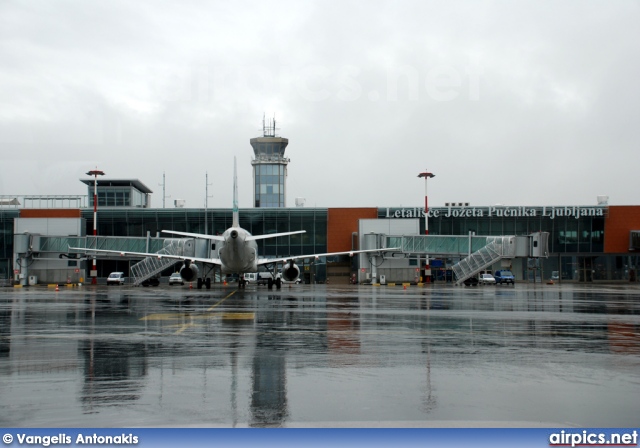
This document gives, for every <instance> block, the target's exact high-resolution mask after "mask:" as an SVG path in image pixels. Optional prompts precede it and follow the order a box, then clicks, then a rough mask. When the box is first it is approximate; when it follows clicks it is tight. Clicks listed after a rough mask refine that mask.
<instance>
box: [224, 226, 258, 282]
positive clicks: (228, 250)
mask: <svg viewBox="0 0 640 448" xmlns="http://www.w3.org/2000/svg"><path fill="white" fill-rule="evenodd" d="M222 236H223V238H224V245H223V247H221V248H220V251H219V255H220V261H221V262H222V265H221V268H222V273H223V274H244V273H245V272H257V271H258V264H257V262H258V244H257V243H256V242H255V241H254V240H247V236H250V234H249V232H247V231H246V230H244V229H243V228H242V227H230V228H228V229H227V230H225V232H224V233H223V234H222Z"/></svg>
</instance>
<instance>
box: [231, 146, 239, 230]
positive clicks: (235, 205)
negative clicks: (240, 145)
mask: <svg viewBox="0 0 640 448" xmlns="http://www.w3.org/2000/svg"><path fill="white" fill-rule="evenodd" d="M231 227H240V213H239V211H238V167H237V162H236V157H235V156H234V157H233V223H232V224H231Z"/></svg>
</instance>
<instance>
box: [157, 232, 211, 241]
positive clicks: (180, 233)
mask: <svg viewBox="0 0 640 448" xmlns="http://www.w3.org/2000/svg"><path fill="white" fill-rule="evenodd" d="M161 232H162V233H171V234H172V235H182V236H189V237H191V238H202V239H205V240H214V241H224V237H223V236H222V235H205V234H204V233H189V232H178V231H177V230H161Z"/></svg>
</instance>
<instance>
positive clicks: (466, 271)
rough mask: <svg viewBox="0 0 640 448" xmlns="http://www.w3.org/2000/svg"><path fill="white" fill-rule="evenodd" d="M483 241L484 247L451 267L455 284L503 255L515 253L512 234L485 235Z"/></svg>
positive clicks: (510, 255)
mask: <svg viewBox="0 0 640 448" xmlns="http://www.w3.org/2000/svg"><path fill="white" fill-rule="evenodd" d="M485 243H486V245H485V246H484V247H482V248H480V249H479V250H477V251H475V252H473V253H472V254H471V255H469V256H468V257H466V258H464V259H462V260H460V261H459V262H458V263H456V264H454V265H453V266H452V267H451V269H452V270H453V272H454V274H455V276H456V284H458V285H459V284H461V283H462V282H464V281H465V280H467V279H468V278H470V277H472V276H474V275H476V274H477V273H478V272H480V271H482V270H483V269H486V268H487V267H489V266H491V265H493V263H495V262H496V261H498V260H500V259H502V258H504V257H509V258H511V257H513V256H514V255H515V244H514V237H512V236H505V237H499V236H497V237H486V238H485Z"/></svg>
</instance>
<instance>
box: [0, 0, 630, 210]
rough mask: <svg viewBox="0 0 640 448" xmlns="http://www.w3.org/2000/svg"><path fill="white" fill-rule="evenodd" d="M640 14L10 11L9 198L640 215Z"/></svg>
mask: <svg viewBox="0 0 640 448" xmlns="http://www.w3.org/2000/svg"><path fill="white" fill-rule="evenodd" d="M639 24H640V3H639V2H638V1H616V0H612V1H600V0H598V1H586V0H579V1H569V0H564V1H555V0H554V1H541V0H534V1H468V2H467V1H455V0H454V1H449V0H447V1H425V0H418V1H402V0H399V1H398V0H396V1H345V0H340V1H330V0H324V1H299V0H296V1H290V2H289V1H277V0H276V1H270V2H267V1H259V2H258V1H234V2H228V1H224V2H223V1H218V2H214V1H180V2H175V1H172V2H170V1H129V0H127V1H108V2H104V1H100V2H99V1H87V0H69V1H50V0H46V1H20V2H18V1H7V0H4V1H0V147H1V152H0V161H1V163H2V168H1V177H0V195H25V194H38V195H52V194H59V195H76V194H86V193H87V190H86V187H85V186H84V184H82V183H81V182H80V181H79V179H81V178H86V177H87V176H85V175H84V173H85V172H87V171H89V170H91V169H95V168H96V167H97V168H98V169H100V170H103V171H105V173H106V176H104V178H111V179H125V178H135V179H139V180H140V181H142V182H143V183H144V184H146V185H147V186H148V187H149V188H150V189H152V190H153V192H154V193H153V195H152V206H154V207H162V196H163V195H162V189H163V187H162V185H161V184H162V182H163V173H164V174H165V194H166V195H170V196H171V197H170V198H167V199H166V206H167V207H170V206H173V201H174V199H185V200H186V206H187V207H203V206H204V203H205V184H206V181H205V173H207V172H208V175H209V183H210V184H211V185H210V186H209V195H210V198H209V200H208V206H209V207H210V208H216V207H224V208H228V207H231V200H232V172H233V157H234V156H236V157H237V159H238V177H239V190H240V206H241V207H251V204H252V200H253V195H252V182H253V180H252V168H251V158H252V156H253V151H252V148H251V146H250V144H249V139H250V138H253V137H258V136H260V135H261V131H262V118H263V114H265V113H266V114H267V116H268V117H273V116H275V117H276V120H277V123H278V128H279V130H278V134H279V135H280V136H282V137H286V138H288V139H289V146H288V148H287V152H286V154H287V156H288V157H289V158H290V159H291V162H290V164H289V176H288V180H287V189H288V192H287V195H288V197H287V206H291V207H293V206H294V200H295V198H296V197H302V198H306V205H307V206H310V207H313V206H318V207H359V206H362V207H371V206H380V207H387V206H405V207H407V206H420V205H422V204H423V200H424V181H423V180H422V179H418V178H417V175H418V173H420V172H422V171H424V170H425V169H427V170H429V171H431V172H433V173H435V174H436V177H435V178H434V179H432V180H430V181H429V190H428V193H429V203H430V205H433V206H441V205H444V203H445V202H450V201H456V202H460V201H465V202H470V203H471V204H472V205H476V206H486V205H493V204H497V203H500V204H505V205H590V204H595V203H596V196H597V195H608V196H609V197H610V204H616V205H618V204H620V205H625V204H639V203H640V196H639V194H638V191H639V187H640V181H639V180H638V179H639V175H638V168H639V167H640V148H639V142H640V26H639Z"/></svg>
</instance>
